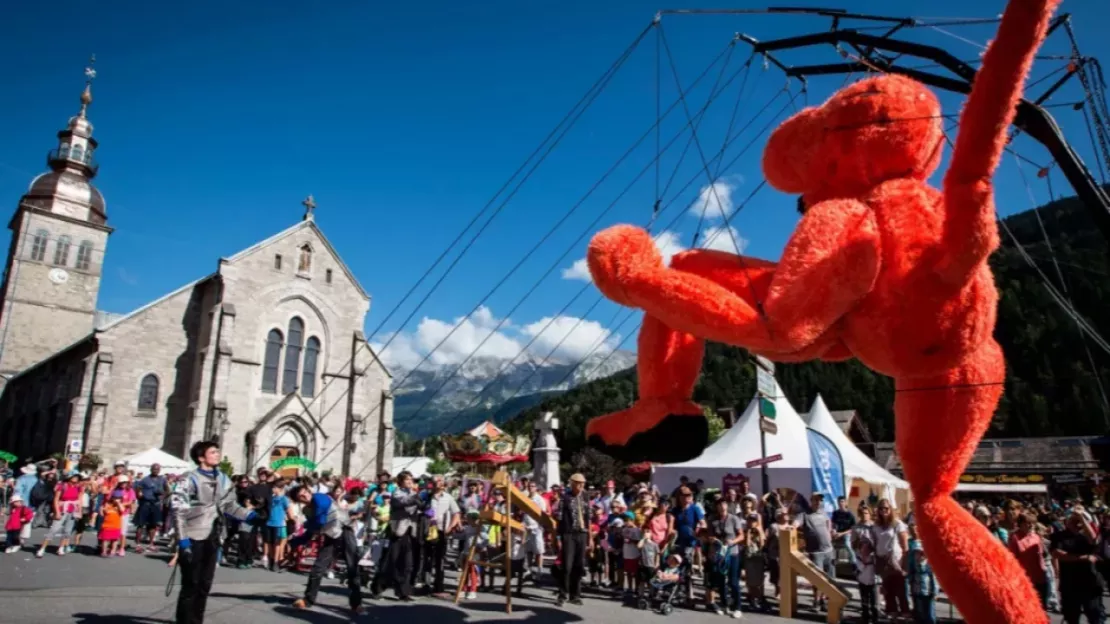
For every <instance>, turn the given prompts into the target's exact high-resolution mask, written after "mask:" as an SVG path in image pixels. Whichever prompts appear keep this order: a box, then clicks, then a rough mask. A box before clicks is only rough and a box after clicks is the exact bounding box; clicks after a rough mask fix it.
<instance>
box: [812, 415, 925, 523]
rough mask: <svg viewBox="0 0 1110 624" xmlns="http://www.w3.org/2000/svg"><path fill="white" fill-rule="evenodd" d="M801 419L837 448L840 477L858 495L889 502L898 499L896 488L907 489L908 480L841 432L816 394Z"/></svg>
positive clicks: (902, 491) (897, 489) (899, 489)
mask: <svg viewBox="0 0 1110 624" xmlns="http://www.w3.org/2000/svg"><path fill="white" fill-rule="evenodd" d="M805 418H806V424H807V425H809V428H810V429H813V430H814V431H816V432H817V433H820V434H823V435H824V436H825V437H827V438H828V439H829V440H831V441H832V443H833V444H834V445H836V448H837V450H839V451H840V456H841V458H843V460H844V476H845V477H847V479H848V480H849V482H850V483H851V484H852V486H853V487H855V488H858V490H859V493H858V496H857V497H858V498H867V497H868V496H869V495H871V494H874V495H875V496H878V497H880V498H886V499H889V500H892V501H893V500H896V498H898V497H897V494H898V493H899V491H901V493H902V494H903V496H904V495H905V493H906V492H908V491H909V487H910V485H909V483H906V482H905V481H904V480H902V479H899V478H898V477H896V476H894V475H893V474H891V473H890V472H889V471H888V470H886V469H885V468H883V467H882V466H880V465H879V464H877V463H875V460H873V459H871V458H870V457H868V456H867V455H866V454H865V453H864V452H863V451H861V450H860V449H859V447H858V446H856V445H855V443H853V442H852V441H851V440H850V439H849V438H848V436H847V435H845V433H844V430H842V429H841V428H840V426H839V425H837V424H836V421H835V420H833V417H832V413H830V412H829V408H828V406H826V405H825V400H824V399H822V398H821V395H820V394H818V395H817V399H816V400H815V401H814V402H813V407H811V408H810V410H809V413H808V414H806V416H805Z"/></svg>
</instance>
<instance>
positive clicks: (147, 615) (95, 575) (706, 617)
mask: <svg viewBox="0 0 1110 624" xmlns="http://www.w3.org/2000/svg"><path fill="white" fill-rule="evenodd" d="M89 537H91V535H90V536H89ZM35 539H36V540H38V539H41V531H36V532H35ZM86 540H88V538H86ZM36 543H37V541H36ZM88 543H92V542H91V541H88ZM168 561H169V554H168V553H167V552H165V551H164V550H162V551H160V552H158V553H155V554H146V555H138V554H135V553H133V552H129V553H127V555H126V556H124V557H112V558H106V559H105V558H101V557H98V556H91V555H87V554H81V553H71V554H68V555H66V556H64V557H58V556H57V555H55V554H53V547H51V548H50V552H48V554H47V555H46V556H45V557H44V558H43V559H37V558H35V556H34V551H33V550H31V549H27V550H23V551H20V552H18V553H13V554H0V622H19V623H21V624H38V623H43V624H46V623H50V624H54V623H60V622H82V623H84V622H88V623H100V624H104V623H109V624H149V623H154V622H170V621H172V620H173V616H174V608H175V605H176V600H177V592H176V589H177V588H176V587H173V588H171V589H172V593H171V595H170V596H168V597H167V596H166V584H167V581H168V580H169V578H170V572H171V570H170V568H169V567H168V565H167V562H168ZM453 582H454V581H453V578H452V579H449V580H448V586H449V587H451V586H453ZM304 585H305V577H304V576H302V575H299V574H295V573H288V572H287V573H284V574H276V573H273V572H269V571H266V570H262V569H260V568H254V569H250V570H237V569H234V568H222V567H221V568H218V569H217V572H216V578H215V583H214V586H213V591H212V595H211V598H210V600H209V602H208V610H207V617H206V618H205V621H206V622H211V623H215V624H220V623H228V624H232V623H233V624H243V623H244V622H246V621H265V622H286V621H288V622H321V623H323V622H343V621H350V620H351V619H352V618H351V616H350V614H349V611H348V610H347V590H346V587H345V586H344V585H343V584H342V583H341V581H340V580H338V579H336V580H325V581H324V585H323V587H322V589H321V593H320V597H319V601H318V603H317V604H316V605H315V606H314V607H313V608H312V609H311V610H308V611H299V610H296V609H293V608H292V607H291V605H292V603H293V601H294V600H296V599H297V598H298V597H300V595H301V594H302V592H303V591H304ZM524 594H525V596H524V598H514V599H513V607H514V608H513V613H512V614H511V615H510V614H506V612H505V602H504V597H503V596H502V595H500V594H493V593H480V594H479V595H478V598H477V599H476V600H473V601H465V602H463V603H462V604H461V605H459V606H458V607H456V606H455V605H453V604H452V603H451V601H450V600H444V599H441V598H435V597H430V596H429V597H423V598H420V599H418V600H417V601H415V602H413V603H407V604H406V603H401V602H398V601H396V600H395V599H393V598H392V595H391V594H390V593H387V594H386V597H385V598H383V599H381V600H378V601H370V600H367V602H366V613H365V614H364V615H362V616H360V617H359V618H358V621H367V622H371V621H386V620H389V621H394V622H396V621H398V620H402V619H412V620H411V621H420V622H435V623H436V624H464V623H465V624H475V623H478V622H487V621H490V622H492V621H515V622H533V623H537V624H563V623H569V622H579V621H589V622H597V623H600V624H610V623H611V624H625V623H629V624H631V623H634V622H635V623H637V624H643V623H644V622H645V620H647V621H649V622H650V621H653V620H658V621H659V622H663V621H665V620H667V619H670V618H675V617H681V618H682V620H683V622H690V623H693V624H699V623H701V622H706V623H708V622H718V623H719V622H721V621H722V618H721V616H718V615H715V614H712V613H709V612H707V611H705V610H704V608H699V609H698V610H696V611H687V610H683V609H678V610H676V611H675V613H674V614H673V615H671V616H670V618H668V617H665V616H663V615H660V614H658V613H654V612H645V611H641V610H638V609H634V608H631V607H628V606H624V605H623V604H622V603H621V601H619V600H616V599H614V598H613V597H611V596H604V595H600V594H595V595H587V597H586V601H585V604H584V605H582V606H577V607H576V606H571V605H567V606H565V607H563V608H557V607H555V605H554V594H553V593H552V591H551V590H550V589H548V588H546V587H534V586H531V585H530V584H529V585H526V587H525V592H524ZM805 596H806V597H807V599H808V594H805ZM742 621H745V622H754V623H756V624H763V623H768V622H784V621H786V620H783V619H782V618H778V617H773V616H769V615H762V614H751V613H749V614H745V616H744V618H743V620H742ZM793 621H799V622H801V621H823V618H821V617H819V616H817V614H813V617H812V618H810V619H808V620H793Z"/></svg>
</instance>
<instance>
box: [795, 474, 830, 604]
mask: <svg viewBox="0 0 1110 624" xmlns="http://www.w3.org/2000/svg"><path fill="white" fill-rule="evenodd" d="M824 503H825V495H824V494H822V493H821V492H814V493H813V494H812V495H810V497H809V509H807V510H806V512H805V513H804V514H802V517H801V529H802V536H803V537H804V539H805V548H806V556H808V557H809V560H810V561H812V562H813V565H814V567H816V568H817V569H818V570H820V571H821V572H823V573H824V574H825V576H827V577H829V579H830V580H833V581H835V580H836V551H835V550H834V549H833V538H832V536H833V532H834V531H833V525H832V520H831V519H830V518H829V516H828V515H827V514H826V513H825V509H824ZM813 602H814V606H816V607H818V608H821V609H824V608H825V605H826V604H827V602H828V598H826V597H825V596H822V595H819V594H818V593H817V588H816V587H814V589H813Z"/></svg>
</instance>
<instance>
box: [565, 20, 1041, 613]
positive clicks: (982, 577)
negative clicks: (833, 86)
mask: <svg viewBox="0 0 1110 624" xmlns="http://www.w3.org/2000/svg"><path fill="white" fill-rule="evenodd" d="M1057 2H1058V0H1013V1H1012V2H1010V4H1009V6H1007V8H1006V12H1005V14H1004V15H1003V18H1002V21H1001V24H1000V26H999V30H998V35H997V38H996V39H995V40H994V42H993V43H992V44H991V45H990V47H989V49H988V50H987V52H986V53H985V55H984V57H983V63H982V67H981V69H980V70H979V72H978V75H977V76H976V77H975V84H974V88H973V89H972V92H971V94H970V95H969V97H968V99H967V103H966V105H965V108H964V111H963V113H962V116H961V122H962V123H961V125H960V132H959V137H958V139H957V143H956V146H955V149H954V151H953V154H952V162H951V165H950V167H949V170H948V173H947V175H946V176H945V178H944V190H943V191H938V190H935V189H933V188H931V187H930V186H929V185H928V184H927V183H926V180H927V179H928V177H929V175H930V174H932V173H933V171H935V170H936V168H937V166H938V164H939V161H940V157H941V152H942V150H943V148H944V144H945V136H944V132H943V129H942V125H941V122H942V119H941V117H940V110H941V109H940V104H939V102H938V100H937V98H936V96H935V95H934V94H933V93H932V92H930V91H929V90H928V89H927V88H925V87H924V86H923V85H921V84H920V83H918V82H915V81H913V80H910V79H908V78H905V77H901V76H895V75H883V76H879V77H874V78H868V79H866V80H862V81H860V82H857V83H855V84H853V85H850V86H848V87H846V88H844V89H841V90H840V91H838V92H837V93H836V94H834V95H833V96H832V98H830V99H829V101H827V102H825V103H824V104H823V105H821V106H819V107H816V108H807V109H805V110H803V111H801V112H799V113H798V114H796V115H794V116H793V117H792V118H791V119H789V120H787V121H786V122H785V123H784V124H782V125H781V126H780V127H779V128H778V129H777V130H776V131H775V132H774V133H773V134H772V136H771V137H770V139H769V141H768V144H767V147H766V151H765V153H764V157H763V169H764V172H765V174H766V176H767V180H768V182H770V183H771V184H772V185H773V186H775V187H776V188H778V189H779V190H781V191H785V192H788V193H797V194H800V195H801V205H802V206H803V208H802V209H803V217H802V219H801V221H800V223H799V224H798V227H797V229H796V230H795V232H794V234H793V236H791V238H790V241H789V242H788V243H787V245H786V249H785V250H784V251H783V256H782V260H780V261H779V262H778V263H777V264H776V263H772V262H767V261H763V260H757V259H754V258H740V257H737V256H735V255H732V254H728V253H723V252H718V251H712V250H704V249H698V250H691V251H687V252H684V253H681V254H679V255H676V256H674V258H673V259H672V261H671V265H670V267H667V266H665V265H664V263H663V260H662V257H661V256H660V254H659V252H658V251H657V250H656V248H655V246H654V245H653V243H652V240H651V237H650V235H649V234H648V233H647V232H645V231H644V230H642V229H639V228H635V227H632V226H624V225H621V226H615V227H612V228H610V229H607V230H605V231H604V232H601V233H600V234H598V235H597V236H596V237H595V238H594V239H593V241H592V242H591V243H590V247H589V251H588V254H587V260H588V263H589V268H590V273H591V275H592V276H593V278H594V282H595V283H596V284H597V287H598V288H599V289H600V290H601V291H602V292H603V293H604V294H605V295H606V296H607V297H608V298H610V299H612V300H614V301H616V302H618V303H621V304H623V305H626V306H630V307H636V308H640V309H643V310H644V312H645V314H644V323H643V327H642V329H641V331H640V336H639V356H638V372H639V383H640V399H639V400H638V401H637V402H636V404H635V405H633V406H632V407H631V408H629V409H627V410H624V411H621V412H616V413H613V414H608V415H606V416H601V417H599V418H596V419H594V420H592V421H591V422H590V423H589V425H588V426H587V432H586V433H587V437H588V438H589V441H590V444H592V445H593V446H595V447H598V448H600V449H602V450H604V451H606V452H608V453H610V454H612V455H614V456H617V457H620V458H622V459H626V460H629V461H641V460H654V461H664V462H673V461H682V460H686V459H691V458H693V457H695V456H697V455H698V454H699V453H700V452H701V451H702V449H704V447H705V445H706V443H707V424H706V422H705V419H704V418H703V417H702V411H701V408H700V407H699V406H698V405H697V404H695V403H694V402H693V401H692V400H691V395H692V392H693V388H694V384H695V381H696V379H697V376H698V372H699V370H700V366H701V359H702V352H703V341H704V340H715V341H718V342H723V343H728V344H733V345H738V346H742V347H745V348H747V349H749V350H751V351H753V352H755V353H759V354H762V355H764V356H766V357H768V358H770V359H772V360H777V361H780V362H798V361H804V360H812V359H822V360H829V361H836V360H845V359H849V358H852V357H855V358H858V359H859V360H860V361H861V362H863V363H864V364H866V365H867V366H869V367H870V368H872V369H874V370H875V371H878V372H879V373H882V374H885V375H889V376H891V377H893V378H894V379H895V387H896V390H897V394H896V399H895V405H894V409H895V414H896V440H897V449H898V454H899V456H900V457H901V460H902V465H903V467H904V469H905V474H906V479H907V480H908V481H909V483H910V486H911V488H912V491H913V495H914V498H915V503H914V505H915V506H914V509H915V511H916V518H917V527H918V531H919V533H920V536H921V538H922V541H923V543H924V546H925V550H926V553H927V554H928V556H929V559H930V561H931V563H932V566H933V568H934V570H935V571H936V574H937V578H938V579H939V581H940V584H941V585H942V586H943V588H944V589H945V591H947V592H948V594H949V596H951V598H952V600H953V602H954V603H955V604H956V606H957V608H958V609H959V610H960V612H961V613H962V614H963V615H964V617H965V618H966V620H967V621H968V622H974V623H977V624H980V623H981V624H986V623H991V624H994V623H1003V622H1005V623H1029V624H1033V623H1037V624H1042V623H1044V622H1046V616H1045V614H1044V612H1043V611H1042V610H1041V609H1040V608H1039V600H1038V597H1037V594H1036V592H1035V591H1034V589H1033V586H1032V584H1031V583H1030V581H1029V580H1028V578H1027V577H1026V575H1025V574H1024V573H1023V571H1022V569H1021V567H1019V565H1018V563H1017V562H1016V561H1015V560H1014V558H1013V557H1012V556H1011V555H1010V554H1009V552H1008V551H1007V550H1006V548H1005V546H1004V545H1003V544H1001V543H1000V542H999V541H998V540H997V539H996V538H994V537H993V536H991V534H990V533H988V531H987V529H986V528H985V527H983V526H982V525H981V524H979V523H978V522H976V521H975V519H974V518H972V516H971V515H970V514H969V513H968V512H967V511H965V510H964V509H962V508H961V507H960V506H959V505H958V504H957V503H956V502H955V501H954V500H953V499H952V498H951V494H952V492H953V491H954V490H955V487H956V483H957V480H958V479H959V476H960V474H961V472H962V471H963V469H964V468H965V467H966V466H967V464H968V462H969V461H970V458H971V455H972V453H973V452H974V450H975V448H976V446H977V445H978V443H979V440H980V438H981V437H982V435H983V433H984V431H985V430H986V429H987V426H988V424H989V423H990V420H991V416H992V415H993V413H994V410H995V407H996V405H997V404H998V400H999V397H1000V396H1001V394H1002V389H1003V386H1002V384H1003V380H1004V377H1005V363H1004V361H1003V356H1002V350H1001V349H1000V348H999V346H998V343H996V342H995V340H994V338H993V336H992V334H993V332H994V325H995V317H996V309H997V303H998V292H997V290H996V288H995V285H994V278H993V276H992V274H991V271H990V268H989V266H988V265H987V258H988V256H989V255H990V254H991V252H993V251H994V250H995V249H996V248H997V247H998V244H999V240H998V231H997V227H996V222H995V209H994V203H993V199H992V186H991V176H992V174H993V173H994V171H995V169H996V168H997V166H998V163H999V160H1000V157H1001V154H1002V150H1003V146H1004V145H1005V141H1006V133H1007V129H1008V127H1009V125H1010V122H1011V121H1012V120H1013V117H1014V112H1015V105H1016V103H1017V101H1018V99H1019V98H1020V96H1021V86H1022V84H1023V83H1024V80H1025V77H1026V75H1027V74H1028V72H1029V68H1030V65H1031V64H1032V60H1033V56H1034V53H1035V52H1036V50H1037V48H1038V47H1039V45H1040V43H1041V41H1042V39H1043V38H1044V36H1045V32H1046V29H1047V25H1048V20H1049V17H1050V16H1051V14H1052V11H1053V9H1054V8H1055V5H1056V4H1057ZM737 459H738V460H740V459H743V458H737Z"/></svg>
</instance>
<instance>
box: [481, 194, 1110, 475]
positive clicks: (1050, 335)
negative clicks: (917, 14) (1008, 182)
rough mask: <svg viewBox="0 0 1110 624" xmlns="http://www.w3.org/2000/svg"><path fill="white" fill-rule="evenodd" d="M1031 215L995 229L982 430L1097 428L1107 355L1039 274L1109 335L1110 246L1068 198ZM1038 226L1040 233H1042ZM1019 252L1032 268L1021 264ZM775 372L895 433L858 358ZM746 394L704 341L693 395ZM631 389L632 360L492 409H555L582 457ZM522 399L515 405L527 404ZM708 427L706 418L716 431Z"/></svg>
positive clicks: (568, 444) (792, 387) (742, 381)
mask: <svg viewBox="0 0 1110 624" xmlns="http://www.w3.org/2000/svg"><path fill="white" fill-rule="evenodd" d="M1108 188H1110V187H1108ZM1039 213H1040V214H1039V215H1038V214H1036V213H1034V212H1033V211H1027V212H1023V213H1019V214H1015V215H1011V216H1009V217H1007V218H1006V219H1005V220H1004V222H1005V224H1006V226H1007V228H1008V229H1009V231H1010V232H1012V233H1013V235H1014V237H1015V238H1016V239H1017V240H1018V241H1020V242H1021V245H1022V247H1023V249H1022V250H1019V249H1018V248H1017V247H1016V246H1015V245H1014V244H1013V242H1012V241H1011V240H1010V238H1009V236H1008V235H1004V236H1003V241H1004V242H1003V245H1002V247H1001V248H1000V249H999V250H998V251H997V252H996V253H995V254H994V255H993V256H992V257H991V260H990V264H991V268H992V270H993V272H994V278H995V283H996V284H997V285H998V289H999V302H998V323H997V326H996V328H995V338H996V339H997V340H998V342H999V344H1000V345H1002V348H1003V351H1004V352H1005V354H1006V367H1007V371H1006V386H1005V392H1004V394H1003V397H1002V401H1001V403H1000V404H999V407H998V410H997V412H996V414H995V418H994V420H993V421H992V423H991V427H990V430H989V431H988V432H987V435H988V436H992V437H1009V436H1012V437H1019V436H1020V437H1024V436H1052V435H1057V436H1068V435H1100V434H1103V433H1105V432H1106V429H1107V426H1106V422H1107V419H1108V418H1110V415H1108V414H1107V413H1106V412H1105V411H1104V407H1103V403H1102V398H1101V395H1100V392H1099V388H1098V385H1099V381H1100V380H1101V382H1102V385H1103V386H1104V387H1105V388H1107V389H1108V390H1110V355H1107V354H1106V353H1105V352H1103V351H1101V350H1100V349H1098V348H1097V347H1096V346H1095V345H1093V344H1091V345H1088V344H1087V341H1086V340H1085V339H1084V337H1083V336H1082V335H1081V333H1080V332H1079V331H1078V329H1077V326H1076V323H1075V321H1074V319H1073V318H1071V316H1070V315H1069V314H1068V313H1067V312H1065V311H1064V310H1063V309H1061V307H1060V305H1059V303H1058V302H1057V301H1056V299H1055V298H1054V296H1053V295H1052V294H1051V293H1050V292H1049V291H1048V289H1047V288H1046V287H1045V285H1044V283H1043V282H1042V273H1043V274H1044V275H1046V276H1048V279H1049V280H1050V281H1052V282H1053V283H1054V284H1055V287H1056V289H1057V290H1058V291H1060V292H1061V293H1064V294H1065V297H1066V299H1067V300H1069V301H1070V303H1071V305H1072V306H1073V307H1074V309H1075V310H1076V311H1077V312H1078V313H1079V314H1080V315H1081V316H1083V318H1084V319H1086V321H1087V322H1088V323H1089V324H1090V325H1091V326H1092V327H1093V328H1094V329H1095V330H1096V331H1098V332H1099V333H1100V334H1101V335H1102V336H1104V337H1106V336H1110V315H1107V314H1101V313H1100V311H1101V310H1103V309H1105V307H1106V303H1105V302H1107V301H1110V249H1108V245H1107V241H1106V239H1105V238H1104V237H1103V235H1102V234H1101V232H1100V231H1099V229H1098V228H1097V227H1095V224H1094V220H1093V218H1092V217H1091V214H1090V213H1089V212H1088V211H1087V209H1086V208H1085V207H1084V206H1083V205H1082V204H1081V203H1080V201H1079V200H1078V199H1077V198H1075V197H1068V198H1063V199H1059V200H1056V201H1054V202H1052V203H1050V204H1048V205H1046V206H1043V207H1041V208H1040V210H1039ZM1042 223H1043V230H1042V227H1041V224H1042ZM1042 231H1043V232H1047V233H1048V236H1049V240H1048V242H1046V241H1045V240H1044V237H1043V235H1042ZM1023 253H1024V254H1028V255H1029V256H1030V257H1031V258H1032V259H1033V260H1034V261H1035V262H1036V264H1037V267H1038V269H1039V271H1038V270H1036V269H1033V268H1031V267H1030V266H1029V265H1028V263H1027V262H1026V261H1025V258H1024V255H1023ZM1057 266H1058V267H1059V273H1057ZM1088 346H1089V347H1090V351H1091V356H1090V358H1088V357H1087V355H1086V352H1087V348H1086V347H1088ZM776 378H777V380H778V382H779V384H780V385H781V386H782V388H783V390H784V391H785V393H786V396H787V397H789V399H790V401H791V403H792V404H793V406H794V408H795V409H796V410H797V411H799V412H805V411H807V410H809V408H810V406H811V405H812V404H813V401H814V399H815V398H816V397H817V394H818V393H820V394H821V396H822V397H824V399H825V402H826V403H827V404H828V406H829V408H830V409H833V410H841V409H851V410H855V411H856V412H857V414H858V415H859V417H860V419H861V420H862V421H863V422H864V424H866V425H867V427H868V428H869V429H870V430H871V434H872V437H873V438H874V439H875V440H877V441H889V440H892V439H893V437H894V384H893V383H892V381H891V379H890V378H888V377H885V376H883V375H879V374H877V373H874V372H873V371H871V370H868V369H867V367H865V366H864V365H863V364H861V363H860V362H858V361H855V360H851V361H848V362H805V363H801V364H779V365H778V366H777V367H776ZM754 395H755V369H754V366H753V364H752V361H751V356H750V354H749V353H748V352H747V351H745V350H744V349H740V348H738V347H732V346H729V345H723V344H719V343H712V342H710V343H707V344H706V348H705V357H704V359H703V362H702V370H701V375H700V377H699V378H698V383H697V386H696V387H695V389H694V397H693V398H694V400H695V401H697V402H698V403H700V404H702V405H704V406H707V407H709V408H711V409H712V410H713V413H715V411H716V410H718V409H720V408H724V407H733V408H736V409H737V410H738V411H742V410H743V409H744V407H745V406H746V405H747V404H748V402H749V401H751V399H752V397H753V396H754ZM635 397H636V371H635V369H630V370H626V371H622V372H620V373H617V374H615V375H612V376H610V377H606V378H604V379H598V380H595V381H592V382H590V383H586V384H583V385H580V386H578V387H576V388H573V389H571V390H569V391H567V392H564V393H561V394H558V395H548V396H544V397H542V398H536V397H532V398H531V399H529V400H532V401H534V402H533V403H530V405H532V406H531V407H529V408H527V409H524V410H520V409H517V410H516V411H514V412H511V413H503V412H501V411H499V412H498V414H499V416H498V418H499V421H500V422H504V423H505V425H504V428H505V429H506V431H509V432H510V433H513V434H517V435H519V434H525V435H530V433H531V430H532V425H533V422H534V421H535V419H536V418H537V417H538V416H539V415H540V414H542V413H543V412H546V411H553V412H555V413H556V414H558V416H559V419H560V424H561V429H560V431H559V433H558V435H559V446H560V448H561V449H562V461H563V462H568V463H570V464H572V466H568V468H576V467H578V466H585V464H581V463H580V462H576V460H580V459H581V458H582V457H587V458H588V457H590V456H589V455H580V451H582V449H583V448H584V447H585V443H586V439H585V438H586V436H585V427H586V423H587V422H588V421H589V420H590V419H591V418H593V417H595V416H600V415H603V414H607V413H611V412H615V411H618V410H622V409H625V408H627V407H628V406H629V402H630V401H632V400H633V399H634V398H635ZM525 399H527V397H521V398H520V399H518V401H517V402H516V404H517V405H522V404H529V403H527V401H525ZM503 409H509V407H508V406H506V407H504V408H503ZM708 415H709V412H707V416H708ZM722 425H723V423H722ZM718 426H719V425H718V424H717V423H715V422H714V420H711V421H710V429H711V435H713V436H714V437H716V435H718V434H717V433H716V432H717V431H718ZM722 428H723V426H722ZM572 471H573V470H572ZM579 471H581V472H585V469H582V470H579ZM564 472H565V471H564ZM564 476H565V475H564Z"/></svg>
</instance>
